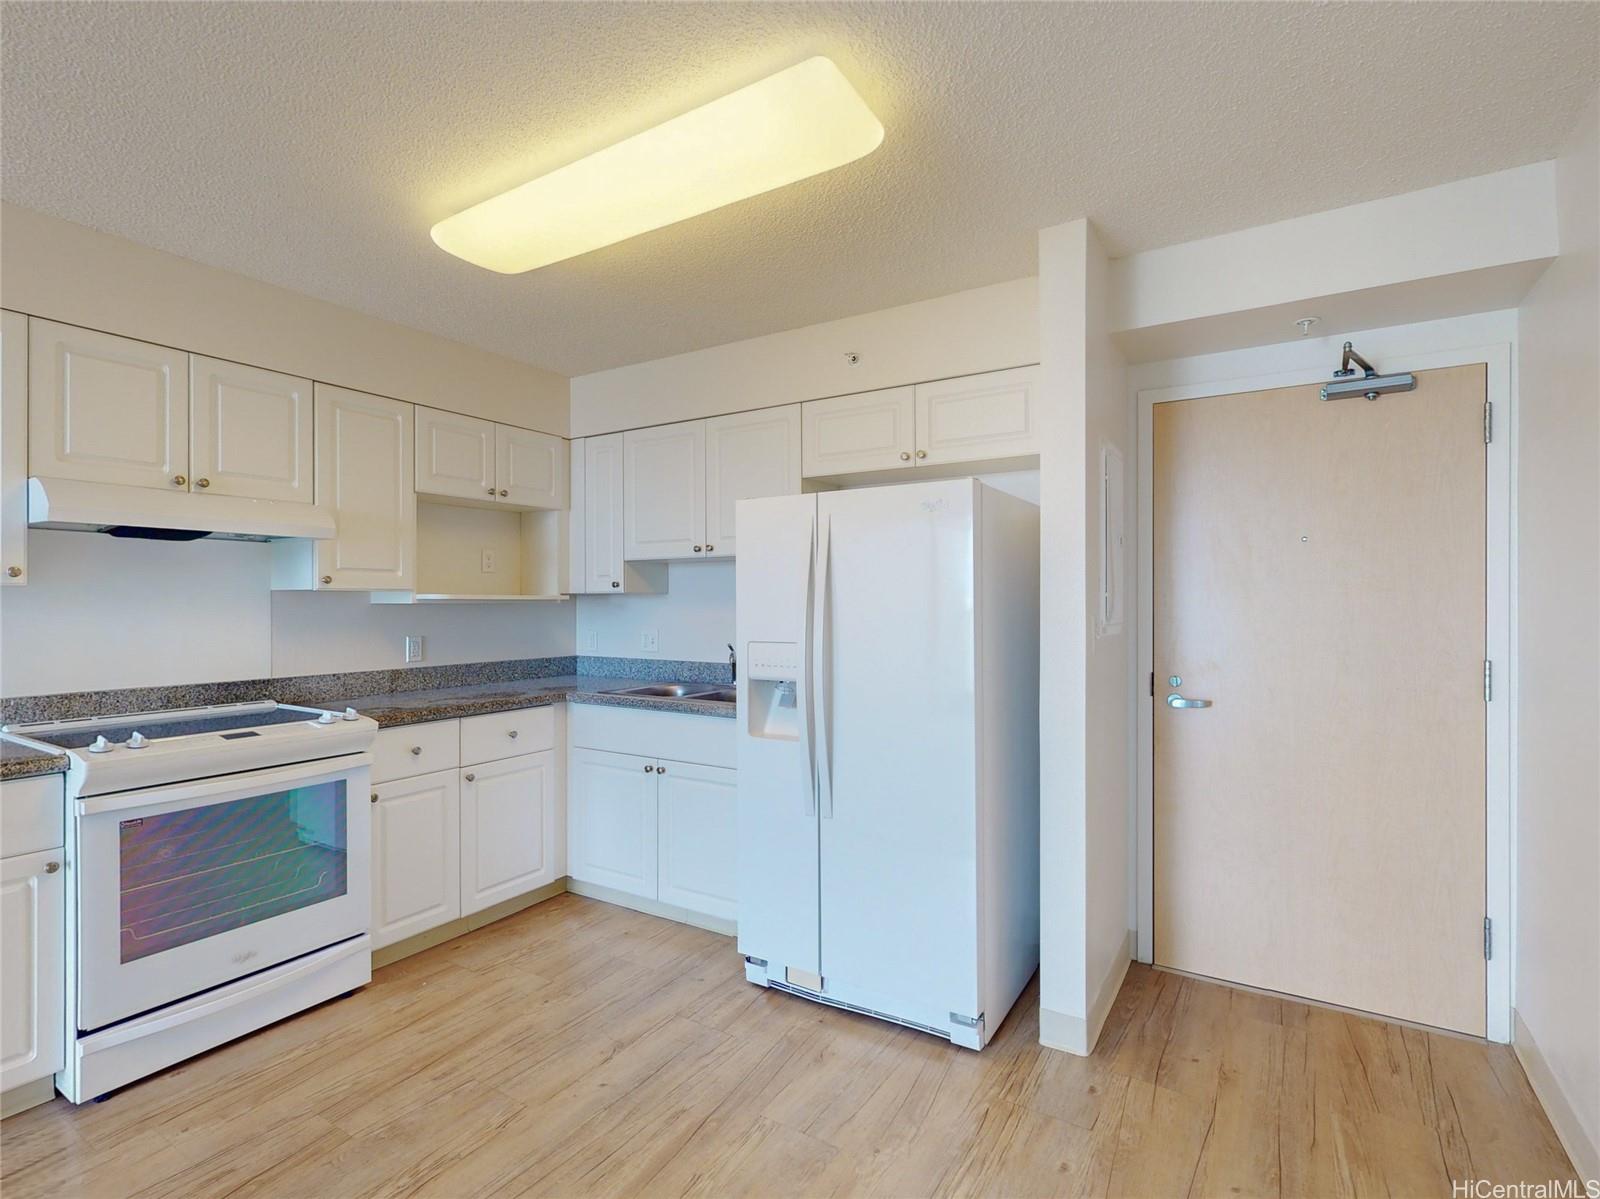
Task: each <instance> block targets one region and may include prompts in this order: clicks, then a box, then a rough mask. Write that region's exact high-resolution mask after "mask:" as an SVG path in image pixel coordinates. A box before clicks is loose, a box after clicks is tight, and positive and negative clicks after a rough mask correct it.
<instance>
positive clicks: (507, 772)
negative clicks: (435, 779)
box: [461, 750, 565, 916]
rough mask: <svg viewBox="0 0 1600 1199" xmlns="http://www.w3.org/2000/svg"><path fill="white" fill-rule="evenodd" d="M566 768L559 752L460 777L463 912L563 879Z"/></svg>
mask: <svg viewBox="0 0 1600 1199" xmlns="http://www.w3.org/2000/svg"><path fill="white" fill-rule="evenodd" d="M560 773H561V771H560V762H559V759H558V757H557V754H556V751H555V750H545V751H544V752H542V753H536V754H523V755H521V756H520V757H515V758H502V759H500V760H499V761H497V762H488V763H484V764H482V765H477V766H469V767H464V768H463V769H462V771H461V914H462V915H463V916H470V915H471V914H472V913H474V912H480V911H482V910H483V909H484V908H487V907H492V906H493V905H495V904H497V903H501V902H503V901H504V900H507V899H514V898H516V897H517V896H519V895H523V894H526V893H527V892H529V891H532V890H534V889H535V888H537V887H542V886H544V885H545V884H546V883H553V882H555V881H556V880H557V879H558V878H560V877H562V875H563V874H564V873H565V871H564V870H563V868H562V862H561V856H562V854H561V849H562V838H561V828H560V820H559V813H560V805H561V778H560Z"/></svg>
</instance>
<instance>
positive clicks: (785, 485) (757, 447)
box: [705, 404, 800, 558]
mask: <svg viewBox="0 0 1600 1199" xmlns="http://www.w3.org/2000/svg"><path fill="white" fill-rule="evenodd" d="M705 426H706V434H705V447H706V448H705V459H706V492H705V511H706V518H705V547H706V548H705V555H706V556H707V557H710V558H732V557H734V556H735V542H734V524H735V522H734V512H735V505H737V504H738V502H739V501H740V500H753V499H760V498H762V497H764V496H770V495H799V494H800V405H799V404H788V405H785V406H784V407H782V408H761V409H757V410H756V411H754V412H736V413H734V414H733V415H731V416H714V417H711V418H710V419H708V420H707V421H706V422H705Z"/></svg>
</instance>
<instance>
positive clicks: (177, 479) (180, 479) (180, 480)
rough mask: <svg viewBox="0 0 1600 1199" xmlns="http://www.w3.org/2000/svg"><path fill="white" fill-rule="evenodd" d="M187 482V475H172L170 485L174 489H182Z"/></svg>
mask: <svg viewBox="0 0 1600 1199" xmlns="http://www.w3.org/2000/svg"><path fill="white" fill-rule="evenodd" d="M188 482H189V479H188V476H187V475H173V476H172V485H173V486H174V487H183V486H185V485H186V484H187V483H188Z"/></svg>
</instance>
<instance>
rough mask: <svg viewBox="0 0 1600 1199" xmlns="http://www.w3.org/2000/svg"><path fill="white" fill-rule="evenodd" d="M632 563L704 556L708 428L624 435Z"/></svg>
mask: <svg viewBox="0 0 1600 1199" xmlns="http://www.w3.org/2000/svg"><path fill="white" fill-rule="evenodd" d="M622 444H623V451H624V456H625V460H626V467H625V469H624V478H625V480H626V483H625V487H624V493H625V496H626V500H627V512H628V516H627V521H626V533H627V552H626V554H625V555H624V556H625V557H627V558H628V559H629V560H630V561H646V562H649V561H658V560H661V559H669V558H698V557H701V556H703V554H704V543H705V507H706V428H705V422H704V421H698V420H694V421H686V422H684V423H683V424H677V425H662V426H660V427H659V428H655V429H629V430H628V431H627V432H626V433H624V434H623V435H622Z"/></svg>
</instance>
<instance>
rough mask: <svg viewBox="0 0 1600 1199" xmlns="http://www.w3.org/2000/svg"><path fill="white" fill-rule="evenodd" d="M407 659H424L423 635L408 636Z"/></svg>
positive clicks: (416, 660) (417, 660)
mask: <svg viewBox="0 0 1600 1199" xmlns="http://www.w3.org/2000/svg"><path fill="white" fill-rule="evenodd" d="M406 661H407V662H420V661H422V638H421V637H407V638H406Z"/></svg>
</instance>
